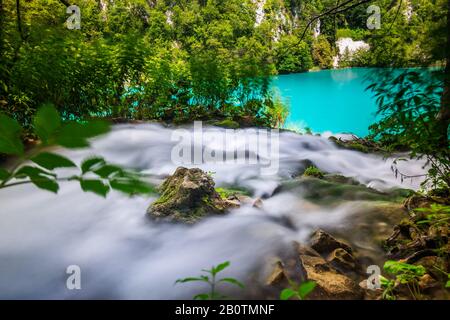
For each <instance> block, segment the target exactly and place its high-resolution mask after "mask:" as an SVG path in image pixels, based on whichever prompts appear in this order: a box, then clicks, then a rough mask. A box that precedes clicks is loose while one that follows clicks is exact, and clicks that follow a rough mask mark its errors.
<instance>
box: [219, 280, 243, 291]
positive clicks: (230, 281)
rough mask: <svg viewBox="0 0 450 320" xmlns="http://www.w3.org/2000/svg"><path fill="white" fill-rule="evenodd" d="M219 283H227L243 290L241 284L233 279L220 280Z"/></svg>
mask: <svg viewBox="0 0 450 320" xmlns="http://www.w3.org/2000/svg"><path fill="white" fill-rule="evenodd" d="M219 282H228V283H231V284H234V285H236V286H238V287H240V288H242V289H244V288H245V286H244V284H243V283H241V282H239V281H238V280H236V279H233V278H223V279H220V281H219Z"/></svg>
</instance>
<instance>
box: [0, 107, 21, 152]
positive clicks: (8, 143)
mask: <svg viewBox="0 0 450 320" xmlns="http://www.w3.org/2000/svg"><path fill="white" fill-rule="evenodd" d="M21 131H22V127H21V126H20V125H19V123H18V122H17V121H16V120H14V119H12V118H10V117H8V116H6V115H4V114H0V153H6V154H11V155H21V154H23V152H24V147H23V143H22V141H21V140H20V132H21Z"/></svg>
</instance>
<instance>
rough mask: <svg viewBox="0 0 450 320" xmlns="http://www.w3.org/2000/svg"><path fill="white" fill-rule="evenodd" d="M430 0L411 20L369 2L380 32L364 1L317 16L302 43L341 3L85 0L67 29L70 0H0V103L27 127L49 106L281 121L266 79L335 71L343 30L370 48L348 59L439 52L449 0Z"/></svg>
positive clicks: (128, 114)
mask: <svg viewBox="0 0 450 320" xmlns="http://www.w3.org/2000/svg"><path fill="white" fill-rule="evenodd" d="M434 2H435V1H431V0H412V1H411V6H412V8H413V12H414V14H413V15H412V17H411V18H410V19H407V17H405V15H404V14H400V16H398V15H397V14H396V12H397V6H396V3H392V4H391V2H390V1H387V0H379V1H373V3H374V4H378V5H380V7H381V8H382V17H383V23H382V28H381V29H380V30H374V31H370V30H367V28H366V26H365V24H366V20H367V17H368V14H367V13H366V12H365V10H366V6H365V5H362V6H356V7H355V8H352V9H350V10H346V11H344V12H342V13H338V14H330V15H327V16H324V17H322V18H321V19H320V27H321V28H320V29H321V35H320V36H319V37H318V38H316V39H315V38H314V37H313V32H312V28H310V30H308V32H306V35H305V37H304V38H303V40H302V41H299V40H300V39H299V38H300V35H301V34H302V32H303V30H304V28H305V27H306V25H307V22H308V21H310V20H311V19H312V17H314V16H315V15H317V14H319V13H321V12H323V11H325V10H326V9H328V8H331V7H333V6H335V5H336V2H335V1H332V0H314V1H305V2H302V1H298V0H268V1H265V2H264V3H263V7H262V8H261V9H262V10H263V11H262V12H263V13H264V16H263V17H262V18H261V17H258V13H257V12H258V10H257V6H258V5H259V2H254V1H251V0H244V1H242V0H228V1H221V0H209V1H200V0H196V1H187V0H176V1H168V0H166V1H164V0H158V1H145V0H137V1H131V0H122V1H115V2H108V1H94V0H80V1H79V2H77V5H78V6H79V7H80V9H81V29H80V30H68V29H67V28H66V26H65V22H66V20H67V18H68V16H69V15H68V14H66V6H65V4H66V3H67V2H66V1H61V0H50V1H43V0H36V1H32V2H28V1H12V0H7V1H5V0H2V5H1V6H0V8H1V10H0V24H1V28H0V30H1V31H0V52H1V53H2V54H1V56H0V68H1V72H0V108H1V109H2V110H3V112H4V113H6V114H9V115H10V116H12V117H14V118H15V119H16V120H18V121H19V123H21V124H22V125H23V126H24V127H26V128H29V127H30V126H31V118H32V115H33V114H35V112H36V110H37V108H38V106H40V105H41V104H43V103H52V104H54V105H55V106H56V107H57V109H58V111H59V112H60V113H61V115H62V116H63V117H64V119H80V118H90V117H97V116H103V117H113V118H117V117H120V118H133V119H159V120H168V121H178V122H180V121H189V120H192V119H205V118H227V119H234V120H238V119H242V118H246V119H247V123H248V122H251V123H253V124H256V125H267V126H277V125H280V124H282V119H280V115H281V114H283V115H284V116H285V112H282V113H280V112H279V110H280V108H278V107H274V104H275V103H276V101H275V100H274V95H273V92H271V90H270V76H271V75H273V74H276V73H277V72H278V73H289V72H301V71H307V70H309V69H311V68H313V67H314V66H317V67H320V68H331V67H332V64H333V56H334V55H335V52H336V50H335V44H334V43H335V40H336V39H337V38H339V37H347V36H350V37H352V38H354V39H355V40H357V39H361V40H365V41H367V42H369V44H370V45H371V50H370V51H369V52H368V53H366V52H362V53H361V54H357V55H356V57H348V59H344V60H345V61H344V63H343V66H351V65H374V66H375V65H376V66H378V65H380V66H385V65H392V64H395V65H419V64H425V63H426V64H429V63H434V62H436V61H440V60H441V59H442V55H441V56H439V54H438V52H440V50H439V49H440V48H439V44H440V43H441V42H442V40H443V36H444V35H445V29H443V28H444V20H445V19H444V18H445V14H443V12H444V11H445V10H443V6H444V3H445V1H444V0H437V1H436V4H434ZM402 6H403V7H402V8H403V9H405V4H402ZM259 14H260V13H259ZM405 19H407V21H406V20H405ZM390 21H393V23H389V22H390ZM405 21H406V22H405ZM313 26H314V25H313ZM430 35H433V37H431V40H430V41H429V40H428V39H430ZM284 109H286V108H284ZM273 112H275V114H274V113H273Z"/></svg>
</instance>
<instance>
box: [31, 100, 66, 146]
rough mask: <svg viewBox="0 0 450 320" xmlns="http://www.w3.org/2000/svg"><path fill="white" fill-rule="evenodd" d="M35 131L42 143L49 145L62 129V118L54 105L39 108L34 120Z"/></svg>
mask: <svg viewBox="0 0 450 320" xmlns="http://www.w3.org/2000/svg"><path fill="white" fill-rule="evenodd" d="M33 125H34V130H35V132H36V134H37V135H38V136H39V138H40V139H41V140H42V143H44V144H48V143H49V140H50V139H51V138H52V137H53V136H54V135H55V133H56V131H57V130H58V129H59V128H60V127H61V117H60V116H59V113H58V111H57V110H56V108H55V107H54V106H53V105H52V104H46V105H44V106H42V107H41V108H39V110H38V112H37V113H36V116H35V117H34V120H33Z"/></svg>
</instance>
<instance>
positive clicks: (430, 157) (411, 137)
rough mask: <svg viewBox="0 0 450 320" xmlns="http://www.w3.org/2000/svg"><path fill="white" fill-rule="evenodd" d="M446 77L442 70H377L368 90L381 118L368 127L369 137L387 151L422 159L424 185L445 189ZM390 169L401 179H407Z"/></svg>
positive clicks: (449, 177) (448, 160)
mask: <svg viewBox="0 0 450 320" xmlns="http://www.w3.org/2000/svg"><path fill="white" fill-rule="evenodd" d="M447 77H448V75H446V74H445V73H443V72H442V71H436V72H434V73H431V74H430V73H429V72H426V71H422V72H421V71H420V70H417V71H414V70H408V71H404V72H398V71H395V70H394V71H390V70H384V71H377V72H376V73H374V79H376V80H377V81H376V82H375V83H373V84H372V85H370V86H369V89H371V90H373V91H374V93H375V96H376V97H377V103H378V106H379V110H378V113H379V114H380V116H381V117H380V120H379V121H378V122H377V123H375V124H374V125H372V126H371V131H372V137H373V138H374V139H377V140H378V141H380V142H381V143H382V144H383V145H384V146H386V147H388V148H390V149H391V150H398V149H406V150H410V151H411V152H410V155H411V157H414V158H416V157H418V158H423V157H425V158H426V160H427V162H426V164H427V166H429V171H428V178H427V179H426V181H425V182H424V186H426V187H431V188H433V189H439V188H444V189H447V190H448V189H449V187H450V150H449V139H450V137H449V119H448V117H442V116H441V114H443V113H444V112H448V105H446V103H445V101H444V100H443V92H442V91H443V88H444V81H445V80H446V79H447ZM447 90H448V89H447ZM394 165H395V164H394ZM394 170H395V173H396V174H397V175H401V178H402V179H404V178H408V176H407V175H404V174H403V173H402V172H399V171H398V169H396V168H395V167H394Z"/></svg>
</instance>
